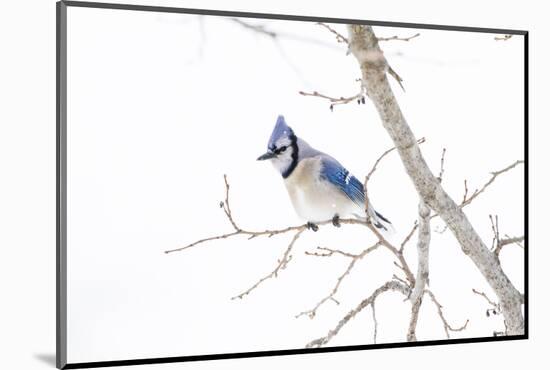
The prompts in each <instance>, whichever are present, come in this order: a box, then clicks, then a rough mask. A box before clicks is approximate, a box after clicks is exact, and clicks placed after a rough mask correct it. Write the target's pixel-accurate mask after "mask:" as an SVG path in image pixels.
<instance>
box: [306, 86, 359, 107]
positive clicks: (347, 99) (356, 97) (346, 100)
mask: <svg viewBox="0 0 550 370" xmlns="http://www.w3.org/2000/svg"><path fill="white" fill-rule="evenodd" d="M298 94H300V95H302V96H313V97H317V98H322V99H326V100H328V101H329V102H330V103H331V104H330V110H331V111H332V110H333V109H334V106H335V105H339V104H348V103H351V102H354V101H356V102H357V103H358V104H365V95H364V92H363V88H361V91H360V92H358V93H357V94H355V95H353V96H349V97H343V96H340V97H338V98H335V97H332V96H328V95H324V94H321V93H319V92H317V91H313V92H311V93H310V92H305V91H298Z"/></svg>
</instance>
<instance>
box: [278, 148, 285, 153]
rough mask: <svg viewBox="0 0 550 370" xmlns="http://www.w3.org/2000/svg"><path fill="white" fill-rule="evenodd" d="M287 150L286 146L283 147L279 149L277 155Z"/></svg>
mask: <svg viewBox="0 0 550 370" xmlns="http://www.w3.org/2000/svg"><path fill="white" fill-rule="evenodd" d="M285 150H286V146H282V147H280V148H279V149H277V153H282V152H284V151H285Z"/></svg>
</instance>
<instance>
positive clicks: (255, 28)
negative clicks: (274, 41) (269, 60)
mask: <svg viewBox="0 0 550 370" xmlns="http://www.w3.org/2000/svg"><path fill="white" fill-rule="evenodd" d="M230 20H231V21H232V22H235V23H237V24H240V25H241V26H243V27H244V28H248V29H249V30H252V31H255V32H258V33H261V34H263V35H266V36H269V37H271V38H276V37H277V33H276V32H274V31H271V30H268V29H266V28H265V26H263V25H261V24H251V23H248V22H245V21H243V20H241V19H239V18H230Z"/></svg>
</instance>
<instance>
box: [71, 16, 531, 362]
mask: <svg viewBox="0 0 550 370" xmlns="http://www.w3.org/2000/svg"><path fill="white" fill-rule="evenodd" d="M68 19H69V23H68V34H69V44H68V52H69V54H68V76H69V78H68V82H69V84H68V88H69V91H68V93H69V94H68V107H69V111H68V113H69V114H68V135H69V136H68V142H69V147H68V158H69V160H68V219H69V222H68V289H69V290H68V307H69V313H68V344H69V345H68V351H69V353H68V355H69V356H68V360H69V362H85V361H102V360H116V359H129V358H145V357H165V356H185V355H198V354H210V353H228V352H243V351H259V350H275V349H291V348H302V347H303V346H304V345H305V344H306V343H307V342H309V341H310V340H312V339H315V338H317V337H319V336H323V335H325V334H326V333H327V332H328V330H330V329H332V328H333V327H334V326H335V325H336V323H337V322H338V321H339V320H340V319H341V318H342V317H343V316H344V315H345V314H346V313H347V312H348V311H349V310H350V309H351V308H354V307H355V306H356V305H357V304H358V303H359V302H360V301H361V299H363V298H365V297H366V296H368V295H370V294H371V292H372V290H373V289H375V288H376V287H378V286H379V285H380V284H382V283H383V282H385V281H387V280H388V279H390V278H391V276H392V275H393V274H394V273H397V274H399V271H397V269H396V268H395V266H394V265H393V263H392V261H393V257H392V255H390V254H389V252H387V251H385V250H383V249H379V250H378V251H376V252H374V253H373V254H372V255H369V256H368V257H367V258H365V259H364V260H362V261H360V262H358V263H357V265H356V267H355V268H354V270H353V272H352V273H351V274H350V276H348V277H347V278H346V279H345V281H344V282H343V284H342V286H341V288H340V290H339V293H338V294H337V295H336V298H337V299H338V301H339V302H340V305H336V304H335V303H334V302H330V301H329V302H327V303H326V304H325V305H324V306H322V307H321V308H320V309H319V311H318V314H317V316H316V317H315V319H313V320H310V319H309V318H307V317H301V318H298V319H296V318H295V317H294V316H295V315H296V314H297V313H299V312H301V311H304V310H306V309H309V308H312V307H313V306H314V305H315V304H316V302H318V301H319V300H320V299H321V298H323V297H324V296H326V295H327V294H328V293H329V292H330V290H331V289H332V287H333V286H334V284H335V283H336V279H337V277H338V276H339V275H340V274H341V273H342V272H343V271H344V270H345V268H346V266H347V263H348V262H349V261H348V260H347V259H345V258H343V257H338V256H334V257H330V258H318V257H311V256H307V255H305V254H304V251H306V250H310V251H311V250H313V249H314V248H315V247H316V246H327V247H335V248H336V247H337V248H341V249H346V250H348V251H350V252H356V251H360V250H362V249H364V248H365V247H367V246H369V245H371V244H372V243H373V242H374V239H373V237H372V235H370V233H369V232H368V231H366V230H363V229H362V228H360V227H349V226H348V227H343V228H342V229H339V230H336V229H332V228H322V229H321V230H320V231H319V232H318V233H312V232H308V233H305V234H303V236H302V237H301V238H300V239H299V241H298V243H297V245H296V247H295V249H294V253H293V259H292V261H291V262H290V264H289V265H288V267H287V269H285V270H284V271H283V272H282V273H281V274H280V275H279V277H278V278H277V279H271V280H268V281H266V282H265V283H264V284H263V285H262V286H261V287H259V288H258V289H257V290H255V291H253V292H252V293H251V294H250V295H249V296H247V297H245V299H243V300H235V301H231V300H230V297H232V296H234V295H236V294H238V293H240V292H241V291H243V290H245V289H247V288H248V287H249V286H251V285H252V284H254V283H255V282H256V281H257V280H258V279H259V278H261V277H262V276H264V275H265V274H267V273H269V272H270V271H271V270H272V269H273V268H274V267H275V265H276V263H277V259H278V258H279V257H280V255H281V254H282V252H283V251H284V249H285V248H286V246H287V244H288V241H289V238H290V235H285V236H280V237H273V238H271V239H264V238H257V239H254V240H252V241H247V240H246V238H235V239H230V240H222V241H217V242H212V243H209V244H205V245H201V246H199V247H197V248H196V249H190V250H187V251H184V252H180V253H175V254H168V255H166V254H164V251H165V250H168V249H173V248H177V247H179V246H183V245H186V244H188V243H190V242H192V241H195V240H197V239H200V238H203V237H206V236H210V235H214V234H218V233H223V232H229V231H231V225H230V224H229V223H228V222H227V220H226V218H225V216H224V214H223V212H222V210H221V209H220V208H219V207H218V203H219V201H220V200H222V199H223V198H224V185H223V174H227V175H228V177H229V181H230V183H231V201H232V208H233V212H234V216H235V218H236V220H237V221H238V223H239V224H240V225H241V226H242V227H244V228H247V229H264V228H277V227H283V226H288V225H295V224H299V223H300V222H301V221H300V220H299V219H298V218H297V217H296V215H295V214H294V211H293V209H292V206H291V204H290V201H289V200H288V196H287V194H286V190H285V188H284V186H283V184H282V180H281V178H280V176H279V175H278V174H277V173H276V172H275V170H274V169H273V168H272V167H271V166H270V165H269V164H268V163H263V162H257V161H256V160H255V159H256V158H257V156H258V155H259V154H261V153H263V152H264V151H265V147H266V142H267V139H268V137H269V135H270V133H271V130H272V127H273V124H274V122H275V119H276V116H277V115H278V114H284V115H285V117H286V118H287V121H288V123H289V124H290V125H291V126H292V127H293V128H294V130H295V132H296V134H297V135H298V136H300V137H302V138H304V139H305V140H307V141H308V142H309V143H310V144H312V145H313V146H314V147H316V148H318V149H320V150H323V151H326V152H328V153H330V154H331V155H333V156H334V157H336V158H338V159H339V160H340V161H341V162H342V163H343V164H344V165H345V166H346V167H347V168H348V169H349V170H351V171H352V172H353V173H354V174H355V175H356V176H357V177H358V178H363V177H364V175H365V174H366V173H367V172H368V170H369V169H370V168H371V166H372V164H373V163H374V161H375V160H376V158H377V157H378V156H379V155H380V154H381V153H382V152H383V151H384V150H386V149H388V148H389V147H391V146H392V144H391V141H390V139H389V138H388V136H387V134H386V132H385V131H384V129H383V128H382V126H381V123H380V120H379V118H378V115H377V113H376V112H375V110H374V107H373V106H372V105H371V104H370V102H368V100H367V104H366V105H361V106H358V105H357V104H350V105H347V106H337V107H335V109H334V112H332V113H331V112H330V110H329V105H328V103H327V102H325V101H323V100H321V99H318V98H311V97H303V96H300V95H299V94H298V91H300V90H304V91H313V90H318V91H319V92H322V93H326V94H327V95H335V96H340V95H343V96H349V95H354V94H355V93H356V92H357V89H358V83H357V82H355V79H356V78H358V77H359V69H358V66H357V63H356V61H355V59H354V58H353V57H352V56H346V49H345V47H344V46H343V45H342V44H338V43H336V41H335V40H334V37H333V35H332V34H330V33H329V32H328V31H326V30H325V29H323V28H321V27H319V26H316V25H315V24H313V23H306V22H289V21H267V20H252V19H250V20H247V21H248V22H250V23H254V24H262V25H264V26H265V27H266V28H268V29H269V30H273V31H276V32H279V33H280V34H281V37H280V38H278V39H277V42H274V41H273V40H272V39H271V38H269V37H266V36H265V35H262V34H258V33H255V32H252V31H250V30H247V29H245V28H243V27H242V26H240V25H239V24H237V23H235V22H232V21H230V20H228V19H225V18H221V17H208V16H205V17H199V16H192V15H170V14H160V13H145V12H130V11H115V10H95V9H77V8H69V11H68ZM334 27H335V28H336V29H337V30H339V31H340V32H342V33H345V27H344V26H343V25H334ZM375 31H376V32H377V34H378V35H379V36H393V35H401V36H410V35H412V34H414V33H416V32H420V33H421V36H420V37H418V38H416V39H414V40H411V41H410V42H408V43H405V42H399V41H392V42H386V43H383V44H382V47H383V49H384V51H385V54H386V56H387V58H388V60H389V62H390V63H391V65H392V66H393V67H394V69H395V70H396V71H398V73H399V74H400V75H401V76H402V77H403V78H404V80H405V81H404V83H405V88H406V90H407V91H406V93H404V92H402V91H401V90H400V89H399V87H398V86H397V85H396V84H395V83H394V82H393V81H392V82H391V83H392V84H393V87H394V91H395V92H396V95H397V97H398V100H399V103H400V106H401V108H402V110H403V112H404V114H405V116H406V117H407V119H408V122H409V124H410V125H411V127H412V129H413V131H414V132H415V134H416V136H417V137H418V138H420V137H426V140H427V142H426V143H425V144H423V145H422V151H423V153H424V156H425V158H426V160H427V161H428V163H429V165H430V166H431V168H432V170H433V171H434V172H436V173H437V172H438V171H439V161H440V157H441V150H442V148H444V147H445V148H446V149H447V155H446V160H445V175H444V180H443V185H444V187H445V188H446V189H447V191H448V192H449V193H450V194H451V195H452V196H453V198H455V200H457V201H460V200H461V199H462V195H463V186H464V185H463V181H464V179H467V180H468V184H469V188H470V190H471V191H473V190H474V189H476V188H479V187H480V186H481V185H483V183H485V182H486V181H487V180H488V179H489V177H490V174H489V172H490V171H494V170H498V169H501V168H504V167H506V166H507V165H509V164H511V163H513V162H514V161H515V160H517V159H523V150H524V147H523V140H524V137H523V112H524V107H523V93H524V92H523V83H524V80H523V39H522V37H518V36H514V37H512V38H511V39H510V40H508V41H505V42H503V41H495V40H494V36H495V35H492V34H479V33H465V32H450V31H433V30H430V31H428V30H413V29H397V28H386V27H376V28H375ZM304 39H306V40H304ZM311 40H316V42H312V41H311ZM523 171H524V168H523V167H521V166H520V167H518V168H516V169H514V170H513V171H512V172H509V173H506V174H505V175H503V176H502V177H499V178H498V179H497V181H496V182H495V183H494V184H493V185H492V186H491V187H490V188H489V189H488V190H487V191H486V192H485V193H483V194H482V195H481V196H480V197H479V198H478V199H477V200H476V201H475V202H474V203H473V204H472V205H470V206H468V207H467V208H466V209H465V211H466V214H467V215H468V217H469V218H470V220H471V222H472V223H473V225H474V226H475V227H476V229H477V231H478V232H479V233H480V234H481V236H482V237H483V238H484V240H485V241H486V242H487V243H488V244H490V242H491V239H492V231H491V226H490V221H489V217H488V215H489V214H498V215H499V221H500V230H501V233H507V234H509V235H512V236H515V235H522V234H523V233H524V230H523V224H524V213H523V207H524V202H523V196H524V188H523V176H524V172H523ZM369 194H370V196H371V198H372V201H373V203H374V204H375V205H376V207H377V209H378V210H379V211H380V212H381V213H382V214H384V215H385V216H387V217H388V218H390V219H391V220H392V222H393V223H394V225H395V226H396V228H397V235H396V236H395V237H394V239H393V240H394V241H396V242H399V241H400V240H401V239H402V238H403V237H404V235H405V234H406V233H407V232H408V231H409V230H410V227H411V226H412V224H413V222H414V220H415V218H416V210H417V203H418V199H417V195H416V193H415V191H414V189H413V187H412V185H411V183H410V180H409V179H408V177H407V176H406V174H405V173H404V171H403V168H402V165H401V163H400V161H399V159H398V157H397V155H396V153H392V154H391V155H390V156H388V157H387V158H386V159H385V160H384V162H383V163H382V164H381V166H380V168H379V169H378V171H377V172H376V174H375V175H374V177H373V179H372V180H371V182H370V187H369ZM432 227H433V228H441V227H442V222H441V221H440V220H438V219H434V221H433V222H432ZM414 241H415V238H414V239H413V240H412V243H411V244H409V246H408V247H407V249H406V257H407V259H408V260H409V261H410V262H411V269H412V270H413V271H416V266H415V253H416V251H415V247H414ZM501 256H502V264H503V267H504V269H505V271H506V272H507V274H508V276H509V277H510V279H511V280H512V281H513V282H514V284H515V285H516V286H517V287H518V288H519V289H520V290H521V291H523V273H524V271H523V263H524V260H523V250H522V249H520V248H519V247H517V246H509V247H507V248H505V249H504V250H503V252H502V255H501ZM472 288H476V289H478V290H483V291H485V292H487V293H489V295H490V297H492V298H494V296H493V295H492V293H491V291H490V288H489V287H488V285H487V284H486V283H485V281H484V280H483V278H482V276H481V275H480V274H479V272H478V271H477V269H476V268H475V266H474V265H473V263H472V262H471V261H470V260H469V259H468V258H467V257H466V256H464V255H463V253H462V252H461V251H460V247H459V246H458V244H457V242H456V241H455V240H454V238H453V237H452V235H451V233H450V232H446V233H444V234H442V235H440V234H438V233H434V234H433V238H432V246H431V275H430V289H431V290H432V291H433V292H434V293H435V294H436V295H437V297H438V298H439V300H440V302H441V303H442V304H443V306H444V312H445V314H446V316H447V318H448V320H449V322H450V323H451V324H452V325H454V326H461V325H462V324H463V323H464V321H465V320H466V319H469V320H470V323H469V325H468V329H467V330H465V331H463V332H460V333H452V336H453V337H479V336H490V335H492V333H493V331H494V330H502V328H503V324H502V318H501V317H500V316H497V317H491V318H487V317H486V316H485V309H486V308H488V305H487V304H486V303H485V301H484V300H483V299H482V298H481V297H479V296H476V295H474V294H473V293H472ZM402 301H403V297H402V296H401V295H398V294H394V293H388V294H385V295H383V296H381V297H380V299H379V300H378V301H377V317H378V322H379V326H378V342H379V343H380V342H401V341H404V340H405V334H406V328H407V325H408V320H409V314H410V308H409V307H410V305H409V304H408V303H403V302H402ZM372 332H373V321H372V317H371V312H370V308H369V309H366V310H365V311H364V312H362V313H360V314H359V315H358V316H357V317H356V318H355V319H354V320H352V321H351V322H350V323H349V324H348V325H347V326H346V327H345V328H344V329H342V331H341V332H340V333H339V335H338V336H336V337H335V338H334V339H333V340H332V341H331V342H330V344H329V345H331V346H338V345H350V344H368V343H372ZM417 336H418V338H419V340H432V339H444V338H445V334H444V331H443V327H442V325H441V322H440V319H439V317H438V316H437V313H436V310H435V307H434V305H433V304H432V303H431V301H430V300H429V299H426V300H425V302H424V304H423V306H422V311H421V315H420V320H419V323H418V330H417Z"/></svg>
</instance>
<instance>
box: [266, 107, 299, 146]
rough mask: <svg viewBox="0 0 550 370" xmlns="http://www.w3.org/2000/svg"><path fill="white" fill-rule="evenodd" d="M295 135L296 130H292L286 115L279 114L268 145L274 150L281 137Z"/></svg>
mask: <svg viewBox="0 0 550 370" xmlns="http://www.w3.org/2000/svg"><path fill="white" fill-rule="evenodd" d="M293 135H294V131H292V129H291V128H290V127H289V126H288V125H287V124H286V122H285V117H284V116H282V115H279V117H277V122H276V123H275V127H274V128H273V132H272V133H271V137H270V138H269V142H268V143H267V147H268V148H269V149H271V150H274V149H275V148H276V147H277V142H278V141H279V140H280V139H281V138H285V137H286V138H290V137H291V136H293Z"/></svg>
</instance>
